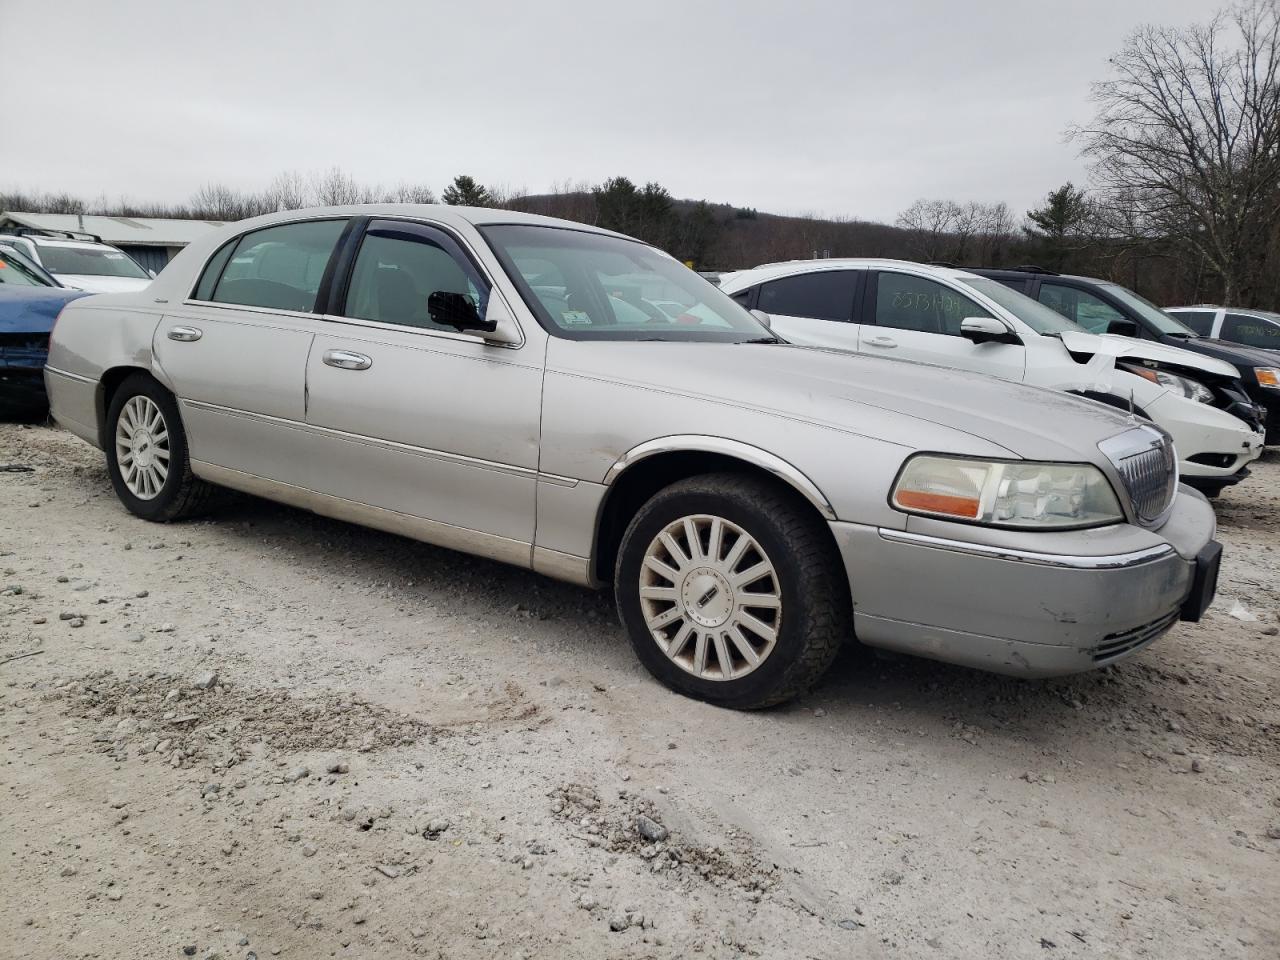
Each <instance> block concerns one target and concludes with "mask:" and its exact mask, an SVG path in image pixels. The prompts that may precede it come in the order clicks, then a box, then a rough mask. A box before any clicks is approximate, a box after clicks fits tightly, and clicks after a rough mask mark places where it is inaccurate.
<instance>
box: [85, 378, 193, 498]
mask: <svg viewBox="0 0 1280 960" xmlns="http://www.w3.org/2000/svg"><path fill="white" fill-rule="evenodd" d="M103 441H104V443H103V445H104V447H105V448H106V454H107V472H108V473H109V474H110V475H111V485H112V487H114V488H115V491H116V496H118V497H119V498H120V501H121V502H122V503H123V504H124V505H125V506H126V507H127V508H128V509H129V511H130V512H131V513H135V514H137V515H138V516H140V517H143V518H144V519H146V520H154V521H157V522H160V523H163V522H167V521H169V520H179V519H182V518H183V517H189V516H192V515H194V514H196V513H198V512H199V511H200V510H201V509H203V507H204V506H205V505H206V503H207V502H208V499H209V495H210V492H211V490H212V488H211V487H210V486H209V484H207V483H205V482H204V481H202V480H200V479H198V478H197V477H196V476H195V475H194V474H192V472H191V463H190V459H189V457H188V455H187V435H186V431H185V430H184V429H183V426H182V418H181V417H180V416H179V415H178V404H177V403H176V402H175V401H174V399H173V395H172V394H170V393H169V391H168V390H166V389H165V388H164V387H162V386H161V385H160V384H159V383H157V382H156V381H155V380H153V379H151V377H148V376H146V375H145V374H133V375H131V376H130V377H128V378H127V379H126V380H125V381H124V382H123V383H121V384H120V386H119V388H118V389H117V390H116V392H115V394H114V395H113V396H112V398H111V404H110V406H109V407H108V409H107V422H106V436H105V437H104V438H103Z"/></svg>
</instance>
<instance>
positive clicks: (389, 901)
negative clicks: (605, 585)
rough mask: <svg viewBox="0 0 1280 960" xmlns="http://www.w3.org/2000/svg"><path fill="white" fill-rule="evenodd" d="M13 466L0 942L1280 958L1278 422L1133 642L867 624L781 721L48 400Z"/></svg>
mask: <svg viewBox="0 0 1280 960" xmlns="http://www.w3.org/2000/svg"><path fill="white" fill-rule="evenodd" d="M0 464H11V465H19V466H22V467H29V468H31V470H30V471H29V472H0V531H2V532H0V569H2V570H3V576H2V577H0V661H5V658H12V657H17V656H18V655H21V654H26V653H34V655H32V656H27V657H24V658H22V659H11V660H7V661H6V662H3V663H2V664H0V681H2V683H0V731H2V732H3V745H4V753H3V765H2V766H0V770H2V771H3V775H2V777H0V784H2V786H0V791H2V792H0V854H2V855H3V859H2V860H0V888H3V890H4V891H5V894H4V896H3V897H0V956H4V957H24V958H25V957H32V958H35V957H39V958H58V960H63V958H72V957H95V958H130V960H133V958H137V957H144V956H145V957H182V956H196V957H205V958H211V957H215V956H217V957H221V958H225V960H231V958H255V957H256V958H260V960H265V958H267V957H273V956H281V957H299V958H314V957H323V956H334V957H343V958H347V957H362V958H396V957H450V958H453V957H495V958H499V957H500V958H514V957H547V958H578V957H581V958H592V960H595V958H600V957H662V958H665V957H681V958H684V957H688V956H690V955H691V954H700V955H702V956H707V957H716V958H719V957H736V956H739V955H746V956H760V957H787V958H793V957H794V958H806V957H807V958H838V957H860V958H861V957H870V958H875V957H926V958H944V957H957V958H959V957H964V958H973V957H1036V958H1045V957H1090V958H1094V957H1099V956H1107V957H1151V958H1160V960H1164V958H1174V957H1177V958H1181V957H1214V958H1224V957H1225V958H1235V957H1258V958H1263V957H1265V958H1273V957H1276V956H1278V955H1280V916H1278V915H1277V911H1276V904H1277V903H1280V777H1278V772H1280V771H1278V767H1277V760H1278V758H1280V736H1278V734H1280V704H1278V703H1277V696H1278V691H1280V683H1278V682H1277V681H1278V680H1280V653H1278V649H1280V648H1278V646H1277V644H1278V641H1280V638H1277V636H1276V624H1277V622H1278V621H1280V551H1278V550H1277V546H1280V455H1277V454H1276V453H1275V452H1272V453H1271V454H1270V455H1269V457H1268V459H1267V460H1265V461H1264V462H1262V463H1261V464H1260V465H1259V466H1258V468H1257V469H1256V471H1255V474H1254V476H1253V477H1252V478H1250V479H1249V480H1248V481H1247V482H1245V483H1244V484H1241V485H1240V486H1239V487H1237V488H1235V489H1232V490H1230V491H1228V492H1227V494H1226V495H1225V496H1224V497H1223V499H1222V501H1221V503H1220V509H1219V516H1220V522H1221V532H1220V538H1221V539H1222V540H1223V542H1224V543H1225V544H1226V559H1225V563H1224V567H1223V574H1222V583H1221V592H1220V595H1219V599H1218V601H1217V603H1216V604H1215V606H1214V608H1213V610H1212V611H1211V612H1210V614H1209V615H1208V617H1207V618H1206V620H1205V622H1203V623H1201V624H1198V625H1188V624H1183V625H1180V626H1178V627H1177V628H1176V629H1175V630H1174V631H1173V632H1172V633H1171V634H1170V635H1168V636H1167V637H1165V638H1164V639H1162V640H1161V641H1160V642H1158V643H1156V644H1155V645H1154V646H1152V647H1151V648H1149V649H1147V650H1145V651H1143V652H1142V653H1141V654H1139V655H1138V656H1137V657H1135V658H1133V659H1131V660H1129V661H1128V662H1126V663H1124V664H1122V665H1120V666H1118V667H1114V668H1111V669H1108V670H1104V671H1101V672H1097V673H1093V674H1090V675H1086V676H1081V677H1075V678H1070V679H1066V680H1058V681H1049V682H1037V683H1032V682H1019V681H1012V680H1007V679H1002V678H998V677H992V676H988V675H985V674H981V673H976V672H972V671H967V670H963V669H959V668H951V667H946V666H942V665H938V664H930V663H927V662H924V661H915V660H908V659H893V660H889V659H879V658H866V657H859V656H854V655H849V656H845V657H842V659H841V660H840V661H838V662H837V664H836V666H835V668H834V670H833V671H832V673H831V675H830V677H829V679H828V680H827V681H826V683H824V685H823V686H822V687H821V688H820V689H818V690H817V691H815V692H814V693H813V694H812V695H811V696H809V697H808V698H806V699H805V700H804V701H803V702H800V703H796V704H792V705H790V706H788V707H785V708H782V709H778V710H774V711H770V712H766V713H761V714H736V713H730V712H725V711H721V710H717V709H714V708H712V707H709V706H705V705H703V704H699V703H695V702H693V701H689V700H685V699H682V698H680V697H678V696H675V695H673V694H669V693H667V692H666V691H665V690H664V689H663V688H661V687H660V686H658V685H657V684H656V683H655V682H653V681H652V680H650V679H649V677H648V676H647V674H645V673H644V672H643V671H642V669H641V668H640V667H639V666H638V665H637V664H636V662H635V661H634V659H633V657H632V655H631V652H630V650H629V648H628V647H627V644H626V642H625V639H624V637H623V635H622V631H621V629H620V628H619V626H618V625H617V621H616V618H615V616H614V613H613V610H612V607H611V604H610V601H609V599H608V598H607V597H606V596H604V595H597V594H593V593H591V592H588V591H585V590H580V589H577V588H573V587H569V586H565V585H562V584H558V583H555V582H552V581H549V580H545V579H542V578H539V577H536V576H534V575H532V574H529V573H525V572H522V571H519V570H515V569H512V568H509V567H504V566H500V565H497V564H494V563H490V562H487V561H482V560H477V559H472V558H469V557H465V556H462V555H459V554H456V553H451V552H448V551H445V550H439V549H435V548H432V547H428V546H425V545H422V544H417V543H413V542H410V541H407V540H403V539H400V538H397V537H394V536H389V535H385V534H381V533H376V532H371V531H367V530H362V529H360V528H357V527H353V526H349V525H346V524H342V523H337V522H333V521H329V520H324V519H320V518H317V517H314V516H311V515H309V514H306V513H302V512H299V511H296V510H291V509H287V508H283V507H278V506H275V505H273V504H270V503H266V502H263V501H258V500H253V499H249V498H230V499H229V501H228V502H227V503H226V504H225V505H224V506H222V507H221V508H220V509H218V510H217V512H216V513H214V514H213V515H212V516H211V517H210V518H209V519H207V520H203V521H197V522H190V523H185V524H180V525H173V526H156V525H152V524H148V523H145V522H143V521H141V520H137V519H135V518H133V517H131V516H130V515H129V514H127V513H126V512H125V511H124V509H123V508H122V507H121V506H120V505H119V504H118V502H117V501H116V499H115V497H114V496H113V494H112V493H111V490H110V487H109V484H108V482H107V478H106V472H105V469H104V466H103V462H102V457H101V455H100V454H99V453H98V452H97V451H95V450H92V449H91V448H89V447H87V446H86V445H84V444H82V443H80V442H79V441H78V440H75V439H74V438H72V437H71V436H70V435H68V434H65V433H62V432H60V431H57V430H54V429H50V428H46V427H24V426H17V425H0ZM1237 601H1239V602H1240V603H1241V604H1242V607H1243V609H1241V610H1238V611H1237V612H1238V613H1242V614H1243V615H1244V616H1245V617H1252V618H1256V619H1240V618H1239V617H1237V616H1232V615H1230V612H1231V611H1232V609H1233V605H1234V604H1235V603H1236V602H1237Z"/></svg>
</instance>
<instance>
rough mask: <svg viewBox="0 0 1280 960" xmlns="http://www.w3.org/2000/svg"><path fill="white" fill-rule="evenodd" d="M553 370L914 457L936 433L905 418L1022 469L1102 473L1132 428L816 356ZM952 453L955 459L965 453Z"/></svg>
mask: <svg viewBox="0 0 1280 960" xmlns="http://www.w3.org/2000/svg"><path fill="white" fill-rule="evenodd" d="M562 345H563V346H562ZM557 368H558V369H560V370H563V371H564V372H566V373H573V374H577V375H581V376H588V377H591V378H593V379H603V380H608V381H615V382H624V383H629V384H633V385H636V386H641V387H645V388H648V389H658V390H662V391H664V392H670V393H678V394H684V395H687V396H691V397H700V398H705V399H709V400H713V401H716V402H720V403H731V404H734V405H737V406H743V407H752V408H755V409H759V410H762V411H764V412H766V413H770V414H775V415H779V416H784V417H788V418H791V419H795V420H802V421H807V422H810V423H816V424H821V425H823V426H829V427H834V428H837V429H841V430H846V431H849V432H851V433H858V434H862V435H864V436H870V437H875V438H877V439H881V440H885V441H889V442H891V443H897V444H900V445H902V446H906V447H917V448H918V447H919V444H920V443H921V441H922V439H923V438H929V439H928V440H927V441H926V442H930V443H933V442H936V441H937V440H938V438H939V435H940V431H937V430H924V431H922V430H918V429H917V430H913V429H912V427H911V425H910V423H908V422H906V420H905V418H911V419H914V420H917V421H925V422H927V423H931V424H935V425H938V426H940V427H943V428H945V430H944V431H941V433H944V434H945V433H946V432H949V431H953V432H956V433H961V434H965V435H967V436H968V437H974V438H977V439H978V440H980V441H984V442H985V443H984V446H990V445H994V446H996V447H999V448H1001V449H1002V450H1003V451H1007V452H1008V454H1010V455H1012V456H1014V457H1022V458H1025V459H1028V460H1068V461H1075V462H1080V461H1084V460H1088V461H1093V462H1098V459H1099V457H1100V454H1099V452H1098V449H1097V444H1098V442H1099V441H1100V440H1104V439H1106V438H1107V437H1110V436H1114V435H1115V434H1117V433H1120V432H1122V431H1123V430H1125V429H1127V428H1128V427H1129V426H1131V424H1130V422H1129V420H1128V419H1127V418H1126V417H1125V416H1124V415H1123V414H1121V413H1120V412H1119V411H1117V410H1115V409H1113V408H1111V407H1107V406H1104V405H1103V404H1100V403H1094V402H1093V401H1090V400H1082V399H1078V398H1075V397H1071V396H1068V395H1066V394H1064V393H1058V392H1055V391H1051V390H1044V389H1041V388H1039V387H1029V386H1025V385H1023V384H1020V383H1012V382H1010V381H1007V380H999V379H996V378H995V377H987V376H983V375H981V374H976V373H970V372H968V371H964V370H955V369H952V368H949V367H940V366H934V365H932V364H926V363H916V362H913V361H909V360H889V359H883V358H880V357H864V356H860V355H858V354H853V353H849V352H846V351H841V350H830V349H826V348H823V347H802V346H796V345H792V344H746V343H744V344H714V343H680V342H661V343H634V342H631V343H618V342H606V341H577V342H572V343H570V342H566V341H557V342H555V343H554V344H553V345H552V349H551V351H550V352H549V356H548V369H557ZM1049 423H1051V424H1052V428H1051V429H1046V427H1045V424H1049ZM955 442H956V446H957V450H958V449H959V448H961V447H964V446H965V445H966V444H965V443H964V442H961V441H959V440H957V441H955ZM968 446H973V444H972V442H971V441H970V442H968ZM996 455H999V456H1004V455H1006V454H1003V453H1001V454H996Z"/></svg>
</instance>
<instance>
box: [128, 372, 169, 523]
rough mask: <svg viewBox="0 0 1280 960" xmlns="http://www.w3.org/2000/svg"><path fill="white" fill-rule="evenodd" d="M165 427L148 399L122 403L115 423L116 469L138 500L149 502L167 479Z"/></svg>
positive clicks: (140, 395)
mask: <svg viewBox="0 0 1280 960" xmlns="http://www.w3.org/2000/svg"><path fill="white" fill-rule="evenodd" d="M170 452H171V451H170V448H169V425H168V424H167V423H165V419H164V413H163V412H162V411H161V410H160V407H159V406H158V405H157V404H156V402H155V401H154V400H152V399H151V398H150V397H148V396H144V395H143V394H138V395H136V396H133V397H130V398H129V399H128V400H127V401H125V405H124V406H123V407H121V408H120V416H119V417H118V418H117V420H116V467H117V469H119V471H120V477H121V479H122V480H124V485H125V486H126V487H128V489H129V492H130V493H132V494H133V495H134V496H135V497H137V498H138V499H139V500H153V499H155V497H156V496H157V495H158V494H159V493H160V489H161V488H162V487H163V486H164V482H165V480H166V479H167V478H168V476H169V457H170Z"/></svg>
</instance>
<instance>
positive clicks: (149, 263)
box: [119, 243, 169, 273]
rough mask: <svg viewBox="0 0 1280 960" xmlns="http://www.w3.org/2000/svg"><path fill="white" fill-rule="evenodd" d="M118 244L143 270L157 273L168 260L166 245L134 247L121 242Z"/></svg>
mask: <svg viewBox="0 0 1280 960" xmlns="http://www.w3.org/2000/svg"><path fill="white" fill-rule="evenodd" d="M119 246H120V249H121V250H123V251H124V252H125V253H127V254H128V255H129V256H131V257H133V259H135V260H137V261H138V263H140V264H141V265H142V269H143V270H154V271H155V272H156V273H159V272H160V271H161V270H163V269H164V265H165V264H166V263H168V262H169V248H168V247H135V246H132V245H126V244H123V243H122V244H120V245H119Z"/></svg>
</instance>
